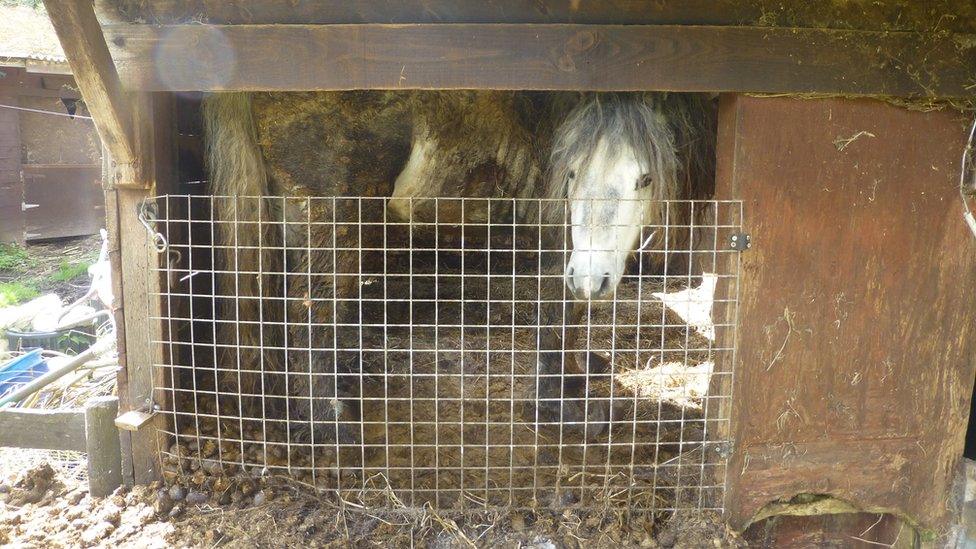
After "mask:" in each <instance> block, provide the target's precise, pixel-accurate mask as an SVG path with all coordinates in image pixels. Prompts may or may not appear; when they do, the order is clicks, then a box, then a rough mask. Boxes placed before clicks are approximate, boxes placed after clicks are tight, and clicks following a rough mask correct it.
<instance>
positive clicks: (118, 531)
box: [0, 464, 745, 548]
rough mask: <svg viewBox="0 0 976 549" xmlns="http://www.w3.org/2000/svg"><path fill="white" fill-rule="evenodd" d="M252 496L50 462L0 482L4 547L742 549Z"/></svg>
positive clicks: (711, 524) (616, 529) (528, 518)
mask: <svg viewBox="0 0 976 549" xmlns="http://www.w3.org/2000/svg"><path fill="white" fill-rule="evenodd" d="M244 492H247V495H246V496H243V497H240V498H236V501H232V502H230V503H227V504H223V505H221V504H220V503H219V502H218V500H219V498H220V496H219V495H216V494H206V493H202V492H197V491H194V490H189V489H188V488H187V487H184V486H179V485H174V486H162V485H161V484H155V485H152V486H140V487H136V488H135V489H132V490H129V489H127V488H125V487H122V488H120V489H119V490H117V491H116V493H115V494H113V495H112V496H109V497H106V498H92V497H90V496H89V495H88V493H87V487H86V485H84V484H82V483H80V482H78V481H77V480H72V479H70V478H67V477H64V476H62V475H61V474H60V473H58V472H57V471H56V470H55V469H54V468H52V467H50V466H49V465H47V464H43V465H40V466H38V467H35V468H33V469H29V470H26V471H23V472H20V473H18V474H17V475H15V476H13V477H12V478H6V479H3V483H2V484H0V545H4V546H13V547H45V548H47V547H50V548H58V547H140V548H143V547H170V546H176V547H281V546H303V547H347V546H352V547H371V546H387V547H408V546H422V547H437V548H448V547H539V548H542V547H546V548H549V547H553V548H555V547H584V546H586V547H744V546H745V544H744V543H743V542H742V540H741V538H740V537H739V536H738V535H737V534H735V533H734V532H731V531H730V530H729V529H728V528H727V527H726V526H725V525H724V524H723V523H722V522H721V521H720V520H718V519H717V517H715V516H713V515H707V514H706V515H704V516H697V515H686V516H678V517H673V518H672V519H671V520H670V521H669V522H667V523H666V525H665V526H664V527H662V528H659V529H657V530H655V529H653V528H651V527H650V526H649V525H651V524H652V523H653V521H652V520H651V519H652V517H648V516H641V515H639V514H636V515H630V516H627V515H625V514H623V513H620V512H618V511H609V510H601V511H589V512H586V511H573V510H570V511H564V512H562V513H555V512H549V511H544V510H539V511H535V512H513V513H497V512H485V513H478V514H469V515H466V516H460V515H459V516H448V515H445V514H443V513H441V514H438V513H436V512H434V511H432V510H430V509H420V510H414V511H409V512H408V511H406V510H401V511H386V512H377V511H370V510H365V509H361V508H357V507H356V506H355V505H354V504H353V503H350V502H346V503H345V504H344V505H341V506H340V505H337V504H336V503H335V502H334V501H332V500H330V499H329V498H328V496H327V495H326V496H319V497H316V496H315V495H313V494H311V493H309V492H308V491H307V490H306V489H305V488H303V487H301V486H298V485H295V484H293V483H289V482H287V481H283V480H280V479H254V480H253V481H251V483H250V488H248V489H247V490H244Z"/></svg>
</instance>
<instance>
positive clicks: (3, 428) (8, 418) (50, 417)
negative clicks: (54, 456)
mask: <svg viewBox="0 0 976 549" xmlns="http://www.w3.org/2000/svg"><path fill="white" fill-rule="evenodd" d="M0 446H14V447H17V448H38V449H43V450H71V451H75V452H86V451H88V450H87V448H88V445H87V443H86V442H85V412H84V410H34V409H21V408H17V409H12V408H6V409H3V410H0Z"/></svg>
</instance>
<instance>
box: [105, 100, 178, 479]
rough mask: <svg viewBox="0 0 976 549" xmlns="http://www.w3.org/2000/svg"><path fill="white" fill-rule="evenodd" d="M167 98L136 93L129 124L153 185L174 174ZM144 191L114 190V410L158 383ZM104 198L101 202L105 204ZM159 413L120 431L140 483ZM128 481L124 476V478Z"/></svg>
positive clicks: (154, 457)
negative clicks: (117, 315) (141, 215)
mask: <svg viewBox="0 0 976 549" xmlns="http://www.w3.org/2000/svg"><path fill="white" fill-rule="evenodd" d="M172 104H173V102H172V98H171V97H170V96H169V95H168V94H154V95H151V94H140V95H139V96H137V97H136V98H135V101H134V105H135V106H136V108H135V110H134V113H135V128H136V132H137V136H138V137H139V139H138V141H137V151H138V154H139V155H140V158H141V159H142V166H143V168H144V169H146V170H147V171H148V176H147V178H148V179H149V180H151V181H152V182H153V187H156V186H157V185H161V186H162V188H163V189H168V188H170V187H169V181H170V179H172V178H173V177H174V175H173V170H172V166H171V164H172V162H171V158H172V152H171V150H172V147H173V145H174V142H173V140H172V139H171V138H169V137H168V130H167V128H170V127H171V126H172V124H173V120H174V117H173V112H172ZM147 196H150V193H149V192H147V191H146V190H142V189H116V190H115V194H114V206H115V214H114V215H115V222H116V223H117V234H118V237H117V241H116V242H117V245H118V250H119V255H120V259H119V265H120V269H119V270H118V271H117V272H114V273H113V275H114V276H117V277H118V280H119V284H118V289H117V290H116V291H118V292H119V293H117V294H116V295H117V296H121V305H122V309H123V314H122V315H121V316H122V325H123V326H124V328H123V331H122V333H121V335H120V339H124V344H123V345H122V347H121V348H120V352H119V357H120V362H121V363H122V365H123V369H122V371H121V372H120V375H119V395H120V400H121V402H120V409H121V410H122V411H123V412H129V411H133V410H141V411H148V410H149V407H150V406H151V405H152V404H153V390H154V388H159V387H162V385H161V383H162V382H163V380H162V379H160V376H161V371H159V370H158V369H156V368H154V366H153V365H154V364H156V363H159V362H160V359H159V355H158V353H160V352H161V350H160V349H159V346H158V345H153V344H152V343H151V342H150V338H151V336H152V334H158V333H159V330H160V327H159V326H158V325H157V324H156V321H154V320H151V317H153V316H155V317H159V311H158V306H159V305H158V303H157V302H155V301H153V302H150V300H149V299H147V296H148V295H158V294H159V289H158V280H155V279H153V277H152V275H151V265H153V264H154V263H155V262H158V261H160V260H161V259H160V258H161V257H163V256H160V255H159V254H157V253H156V252H155V250H154V248H153V245H152V242H151V240H150V236H149V234H148V232H147V231H146V229H145V227H144V226H143V225H142V223H141V222H140V221H139V219H138V212H139V206H140V204H141V203H142V202H143V200H144V199H145V198H146V197H147ZM108 203H109V201H108V200H106V205H107V206H108ZM162 421H163V417H162V416H161V415H157V416H155V417H154V418H153V419H152V420H150V421H149V422H147V423H146V424H144V425H143V426H142V428H140V429H139V430H138V431H132V432H130V431H125V432H124V433H123V435H122V445H123V461H124V466H125V467H124V469H125V473H126V474H127V475H131V481H133V482H135V483H139V484H142V483H146V482H150V481H152V480H155V479H156V478H158V477H159V474H160V468H159V453H158V450H159V441H158V439H157V437H159V436H161V435H160V433H159V427H160V425H161V424H162ZM127 481H128V477H127Z"/></svg>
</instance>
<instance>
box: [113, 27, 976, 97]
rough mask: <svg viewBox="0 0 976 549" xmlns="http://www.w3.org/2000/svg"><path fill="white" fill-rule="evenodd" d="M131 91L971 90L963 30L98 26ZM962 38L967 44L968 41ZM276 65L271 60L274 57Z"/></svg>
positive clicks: (975, 63)
mask: <svg viewBox="0 0 976 549" xmlns="http://www.w3.org/2000/svg"><path fill="white" fill-rule="evenodd" d="M105 35H106V37H107V39H108V40H109V41H110V43H111V50H112V55H113V58H114V59H115V63H116V66H117V67H118V69H119V74H120V75H121V78H122V80H123V83H124V85H125V86H126V87H127V88H130V89H138V90H177V91H189V90H211V91H212V90H347V89H369V88H377V89H400V88H402V89H416V88H437V89H459V88H491V89H540V90H574V89H590V90H642V89H653V90H670V91H689V92H690V91H751V92H777V93H778V92H782V93H793V92H820V93H843V94H885V95H912V94H916V95H941V96H964V95H969V94H971V90H969V89H967V86H969V85H971V84H972V74H973V72H974V71H976V47H962V46H960V43H957V40H962V39H969V38H970V37H969V36H962V37H959V36H956V37H953V36H947V35H924V34H919V33H877V32H864V31H833V30H822V29H770V28H758V27H697V26H690V27H689V26H647V25H567V24H556V25H549V24H546V25H534V24H526V25H521V24H519V25H511V24H500V25H480V24H472V25H468V24H433V25H431V24H420V25H375V24H367V25H236V26H230V25H224V26H220V25H217V26H215V25H176V26H162V27H155V26H148V25H112V26H108V27H106V28H105ZM968 43H969V44H971V45H972V44H976V40H970V42H968ZM285 58H287V59H288V62H287V63H283V62H282V59H285Z"/></svg>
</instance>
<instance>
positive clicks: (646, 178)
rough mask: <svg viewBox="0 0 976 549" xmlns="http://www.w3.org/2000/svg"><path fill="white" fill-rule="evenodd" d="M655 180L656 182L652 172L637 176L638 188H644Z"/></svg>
mask: <svg viewBox="0 0 976 549" xmlns="http://www.w3.org/2000/svg"><path fill="white" fill-rule="evenodd" d="M653 182H654V178H653V177H651V174H649V173H645V174H644V175H642V176H640V177H638V178H637V188H638V189H643V188H644V187H646V186H648V185H650V184H651V183H653Z"/></svg>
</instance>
